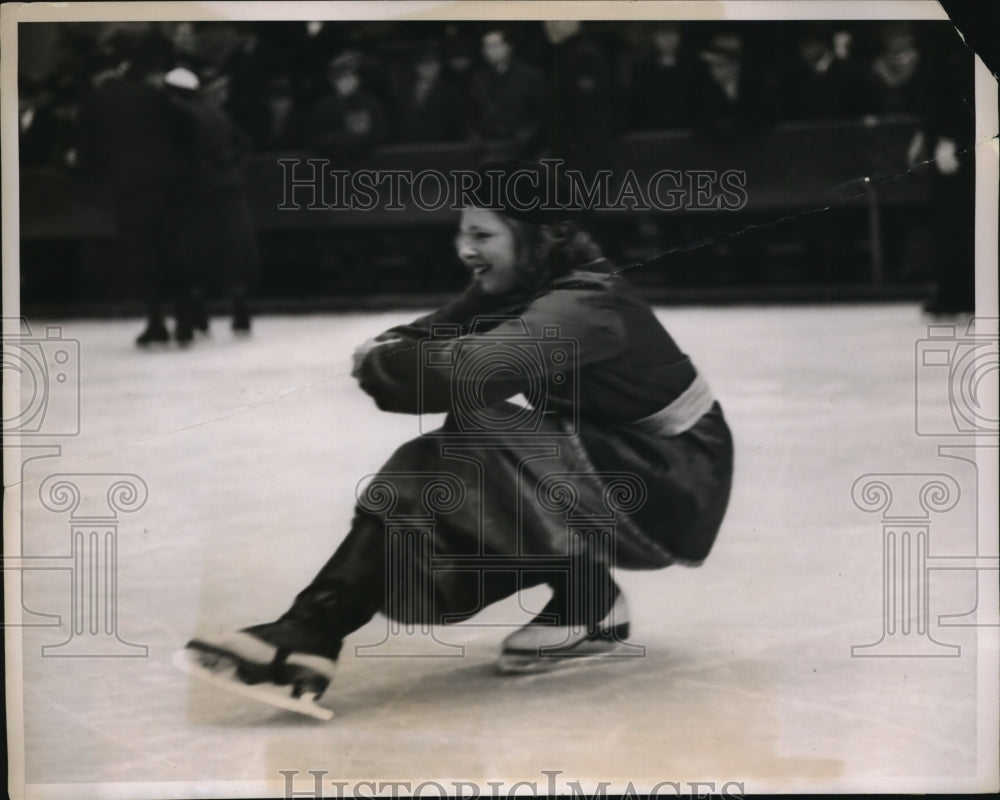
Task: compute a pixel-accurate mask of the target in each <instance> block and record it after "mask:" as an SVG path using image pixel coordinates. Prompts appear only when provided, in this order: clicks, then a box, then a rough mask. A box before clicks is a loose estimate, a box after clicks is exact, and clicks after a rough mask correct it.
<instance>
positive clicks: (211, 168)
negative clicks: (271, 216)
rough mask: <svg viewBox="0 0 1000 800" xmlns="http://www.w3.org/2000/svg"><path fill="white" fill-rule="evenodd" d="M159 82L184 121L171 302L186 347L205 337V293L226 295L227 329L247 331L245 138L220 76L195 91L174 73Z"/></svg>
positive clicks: (250, 235) (252, 258)
mask: <svg viewBox="0 0 1000 800" xmlns="http://www.w3.org/2000/svg"><path fill="white" fill-rule="evenodd" d="M164 84H165V87H166V91H167V93H168V96H169V97H170V99H171V101H172V102H173V103H174V104H175V106H176V107H177V108H178V110H179V111H180V112H181V113H182V114H183V115H184V117H185V121H186V126H185V127H186V130H187V132H188V136H189V140H188V148H187V153H188V157H189V161H188V163H187V164H186V169H185V171H184V181H183V182H182V184H181V186H180V197H179V198H178V200H179V204H178V213H179V214H180V219H179V224H178V231H177V236H178V238H177V258H178V262H179V270H180V271H181V273H182V275H183V276H184V281H183V283H184V286H185V288H186V291H187V293H186V296H184V297H183V298H182V299H181V300H180V301H179V302H181V303H182V310H181V312H180V313H179V314H178V323H177V324H178V330H177V332H176V333H175V336H176V338H177V339H178V341H190V340H191V337H192V335H193V330H199V331H202V332H203V333H207V332H208V327H209V321H208V315H207V313H206V310H205V292H206V291H208V292H211V293H213V294H214V293H217V292H219V291H222V292H224V293H225V294H227V295H228V296H229V297H230V298H231V300H232V304H233V306H232V308H233V318H232V328H233V331H235V332H236V333H240V334H246V333H249V332H250V312H249V309H248V307H247V286H248V284H249V282H250V281H251V280H252V279H253V278H254V277H255V276H256V273H257V269H258V266H259V255H258V251H257V241H256V236H255V233H254V228H253V219H252V215H251V211H250V202H249V198H248V196H247V183H246V177H245V175H244V173H243V159H244V157H245V155H246V154H247V152H248V151H249V149H250V140H249V138H248V137H247V135H246V134H245V133H244V132H243V131H241V130H240V129H239V128H238V127H236V125H235V124H234V123H233V120H232V118H231V117H230V116H229V115H228V114H227V113H226V112H225V110H224V106H225V103H226V100H227V99H228V96H227V92H228V78H227V77H226V76H220V77H218V78H216V79H215V81H214V82H213V83H212V84H209V85H207V86H205V87H204V88H200V86H199V80H198V77H197V76H196V75H195V74H194V73H192V72H191V71H189V70H187V69H185V68H183V67H178V68H176V69H173V70H171V71H170V72H168V73H167V74H166V76H165V78H164ZM183 325H186V326H188V327H187V328H184V327H182V326H183Z"/></svg>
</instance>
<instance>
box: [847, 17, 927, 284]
mask: <svg viewBox="0 0 1000 800" xmlns="http://www.w3.org/2000/svg"><path fill="white" fill-rule="evenodd" d="M862 78H863V83H862V96H861V100H860V104H861V111H862V112H863V113H864V114H865V121H866V123H867V124H868V125H870V126H876V125H877V124H878V121H879V118H880V117H885V116H890V115H907V116H916V117H918V118H919V119H920V120H921V122H920V125H921V126H923V124H924V122H925V121H926V120H927V118H928V113H929V110H930V102H931V99H930V98H931V95H932V94H933V92H934V84H935V76H934V69H933V66H932V64H931V63H930V60H929V59H928V58H927V55H926V54H925V53H923V52H922V51H921V48H920V45H919V43H918V41H917V37H916V35H915V32H914V30H913V28H912V26H911V25H909V24H908V23H905V22H904V23H898V22H897V23H887V24H884V25H882V26H880V27H879V28H878V30H877V35H876V38H875V47H874V50H873V52H870V55H869V58H868V59H867V60H866V65H865V68H864V69H863V70H862ZM923 141H924V138H923V137H922V136H921V137H918V138H916V139H914V141H913V142H912V143H911V145H910V147H909V148H908V152H905V153H904V152H893V156H894V160H895V162H896V163H897V164H898V165H899V166H898V168H899V169H900V170H902V169H905V168H906V165H907V163H910V164H914V163H916V161H917V160H919V159H918V155H920V153H919V152H918V151H920V150H921V143H922V142H923ZM932 215H933V212H932V211H931V209H929V208H926V207H925V208H920V209H908V208H894V209H887V210H886V211H885V213H883V214H882V218H881V228H882V250H883V260H884V261H885V265H886V271H887V272H888V273H889V274H890V275H891V276H892V277H897V278H903V279H906V280H914V279H924V280H926V279H928V278H931V272H932V270H933V254H932V249H933V247H934V245H933V222H932Z"/></svg>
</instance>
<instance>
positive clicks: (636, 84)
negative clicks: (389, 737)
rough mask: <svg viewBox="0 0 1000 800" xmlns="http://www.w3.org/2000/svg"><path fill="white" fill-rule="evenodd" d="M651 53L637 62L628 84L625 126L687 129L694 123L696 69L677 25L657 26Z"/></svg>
mask: <svg viewBox="0 0 1000 800" xmlns="http://www.w3.org/2000/svg"><path fill="white" fill-rule="evenodd" d="M652 43H653V50H652V52H650V53H649V54H648V55H646V56H644V57H643V58H641V59H640V60H639V61H637V62H636V63H635V64H634V66H633V68H632V74H631V80H630V81H629V84H630V87H629V102H628V126H629V128H630V129H632V130H664V129H669V128H688V127H690V126H691V125H692V123H693V122H694V118H693V108H694V102H693V100H694V94H695V92H696V91H697V89H696V85H695V70H694V64H693V63H692V61H691V59H690V57H689V55H688V52H687V49H686V48H685V46H684V38H683V34H682V32H681V28H680V26H679V25H678V24H677V23H676V22H662V23H658V24H657V25H656V26H655V28H654V29H653V37H652Z"/></svg>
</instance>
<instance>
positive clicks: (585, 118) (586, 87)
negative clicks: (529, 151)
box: [544, 20, 611, 173]
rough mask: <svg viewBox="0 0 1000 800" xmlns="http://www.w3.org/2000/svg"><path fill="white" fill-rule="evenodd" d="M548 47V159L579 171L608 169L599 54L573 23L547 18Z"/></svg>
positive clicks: (607, 82) (607, 94)
mask: <svg viewBox="0 0 1000 800" xmlns="http://www.w3.org/2000/svg"><path fill="white" fill-rule="evenodd" d="M544 28H545V35H546V36H547V37H548V39H549V42H550V43H551V44H552V47H553V50H552V73H551V74H552V84H551V99H550V102H549V109H550V110H549V120H550V123H549V131H550V137H549V143H550V145H549V146H550V150H551V152H552V155H554V156H556V157H561V158H564V159H565V160H566V162H567V164H568V165H569V166H571V167H575V168H578V169H581V170H583V171H584V172H585V173H592V172H593V171H595V170H597V169H600V168H602V167H605V166H607V165H608V160H609V157H610V152H609V140H610V137H611V124H610V117H611V113H610V111H611V76H610V74H609V71H608V64H607V60H606V59H605V57H604V51H603V50H602V48H601V47H599V46H598V45H597V44H596V43H595V42H594V41H592V40H591V39H590V38H588V37H587V36H585V35H584V34H583V33H581V28H582V26H581V23H580V22H578V21H576V20H547V21H546V22H545V23H544Z"/></svg>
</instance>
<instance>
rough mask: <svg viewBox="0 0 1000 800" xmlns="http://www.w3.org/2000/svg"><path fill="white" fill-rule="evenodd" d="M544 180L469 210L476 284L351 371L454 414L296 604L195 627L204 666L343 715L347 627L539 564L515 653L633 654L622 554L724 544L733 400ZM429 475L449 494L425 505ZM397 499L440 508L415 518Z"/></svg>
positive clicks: (502, 586)
mask: <svg viewBox="0 0 1000 800" xmlns="http://www.w3.org/2000/svg"><path fill="white" fill-rule="evenodd" d="M505 166H506V170H507V172H506V174H510V170H511V166H510V165H505ZM504 168H505V167H504V166H499V167H498V166H497V165H493V166H492V167H491V168H490V173H486V172H485V169H484V171H483V172H482V173H481V175H484V176H485V175H488V174H492V175H494V177H495V175H496V174H497V173H498V171H501V170H504ZM516 168H517V169H518V170H520V171H521V172H522V173H523V170H524V168H523V165H521V164H518V165H516ZM529 183H530V181H527V180H525V179H523V177H522V178H521V179H520V180H518V181H517V187H518V191H520V192H521V196H516V195H515V196H514V199H515V200H516V201H518V202H515V203H509V202H508V205H507V206H504V207H495V206H494V207H491V200H490V199H487V198H483V199H482V200H481V203H480V205H478V206H471V207H466V208H465V209H464V210H463V212H462V216H461V223H460V227H459V231H458V235H457V238H456V248H457V250H458V255H459V257H460V258H461V260H462V261H463V263H464V264H465V265H466V267H467V268H468V269H469V271H470V273H471V275H472V282H471V285H470V286H469V288H468V289H467V290H466V291H465V292H464V294H462V295H461V296H460V297H458V298H457V299H456V300H454V301H452V302H451V303H449V304H447V305H445V306H444V307H443V308H441V309H439V310H438V311H436V312H434V313H432V314H429V315H428V316H425V317H421V318H420V319H417V320H415V321H414V322H413V323H411V324H409V325H403V326H400V327H397V328H393V329H391V330H389V331H386V332H385V333H383V334H382V335H381V336H379V337H377V338H376V339H374V340H371V341H369V342H367V343H365V344H364V345H362V346H361V347H360V348H359V349H358V350H357V352H356V353H355V357H354V360H355V364H354V375H355V377H356V378H357V379H358V382H359V383H360V385H361V388H362V389H363V390H364V391H365V392H367V393H368V394H369V395H371V396H372V397H373V398H374V400H375V402H376V404H377V405H378V407H379V408H380V409H382V410H385V411H394V412H403V413H410V414H418V413H425V412H431V413H434V412H448V416H447V418H446V421H445V423H444V426H443V428H441V429H440V430H439V431H435V432H434V433H431V434H427V435H423V436H420V437H418V438H417V439H414V440H412V441H410V442H407V443H406V444H404V445H403V446H402V447H400V448H399V449H398V450H397V451H396V452H395V453H394V454H393V456H392V457H391V458H390V459H389V460H388V461H387V462H386V464H385V465H384V467H383V468H382V470H381V471H380V472H379V474H378V475H377V476H375V477H374V479H373V480H372V482H371V484H370V485H369V487H368V490H367V491H365V492H362V493H361V495H360V499H359V503H358V506H357V509H356V513H355V516H354V520H353V523H352V525H351V528H350V531H349V532H348V534H347V537H346V538H345V539H344V541H343V543H342V544H341V545H340V546H339V547H338V548H337V550H336V552H335V553H334V554H333V556H332V557H331V559H330V560H329V561H328V562H327V564H326V565H325V566H324V567H323V568H322V569H321V570H320V571H319V574H317V575H316V577H315V579H314V580H313V581H312V583H310V584H309V585H308V586H307V587H306V588H305V589H303V590H302V591H301V592H300V593H299V595H298V596H297V597H296V598H295V601H294V603H293V604H292V606H291V608H290V609H289V610H288V611H287V612H286V613H285V614H284V615H283V616H282V617H281V618H279V619H278V620H277V621H275V622H270V623H266V624H262V625H254V626H252V627H249V628H246V629H244V630H241V631H237V632H234V633H225V634H217V635H208V636H201V637H198V638H195V639H193V640H192V641H191V642H189V643H188V645H187V650H186V651H185V652H184V654H183V656H184V657H185V659H186V667H185V668H187V669H188V671H190V672H194V673H195V674H198V675H200V676H201V677H208V678H209V679H210V680H214V681H216V682H219V683H222V684H223V685H226V684H227V683H228V688H232V689H235V690H237V691H241V692H242V693H245V694H253V693H254V692H260V693H262V694H261V698H260V699H264V700H267V701H268V702H276V698H277V701H278V703H279V704H280V705H284V706H286V707H296V708H297V710H300V711H305V713H315V712H316V711H317V710H320V712H321V713H320V714H319V715H325V716H329V712H328V711H325V709H322V710H321V709H320V707H319V706H315V705H313V704H312V701H313V700H314V699H315V697H318V696H319V695H321V694H322V693H323V692H324V690H325V689H326V688H327V686H328V685H329V683H330V680H331V678H332V676H333V671H334V665H335V662H336V659H337V657H338V655H339V653H340V649H341V646H342V643H343V640H344V638H345V637H346V636H348V635H349V634H350V633H352V632H353V631H356V630H357V629H358V628H360V627H361V626H363V625H364V624H365V623H367V622H368V621H369V620H370V619H371V618H372V617H373V616H374V615H375V614H376V613H378V612H382V613H383V614H385V615H387V616H389V617H392V618H393V619H396V620H398V621H400V622H403V623H408V624H420V625H428V624H441V623H443V622H454V621H457V620H461V619H465V618H468V617H470V616H472V615H473V614H475V613H477V612H478V611H480V610H482V609H483V608H484V607H485V606H486V605H488V604H490V603H494V602H496V601H497V600H500V599H502V598H505V597H509V596H510V595H512V594H515V593H516V592H518V591H519V590H520V589H523V588H527V587H530V586H535V585H539V584H547V585H549V586H550V587H551V588H552V590H553V595H552V598H551V600H550V601H549V602H548V604H547V605H546V606H545V608H544V609H543V610H542V612H541V613H540V614H539V615H538V616H537V617H535V619H534V620H532V621H531V622H529V623H528V624H527V625H525V626H524V627H523V628H521V629H519V630H517V631H515V632H513V633H512V634H510V635H509V636H507V637H506V639H505V640H504V641H503V644H502V645H501V652H500V660H499V666H500V668H501V671H504V672H529V671H538V670H543V669H548V668H552V667H556V666H560V665H564V664H568V663H578V662H579V661H580V660H581V659H583V658H591V657H604V656H608V655H611V654H613V653H615V652H616V651H619V652H620V649H621V647H622V643H623V640H624V639H625V638H626V637H627V635H628V624H629V616H628V610H627V608H626V604H625V598H624V595H623V594H622V592H621V590H620V589H619V587H618V585H617V584H616V583H615V581H614V578H613V576H612V572H611V568H612V567H616V568H625V569H660V568H662V567H666V566H669V565H671V564H675V563H680V564H687V565H697V564H699V563H700V562H702V561H703V560H704V559H705V557H706V556H707V555H708V553H709V550H710V549H711V547H712V544H713V542H714V541H715V537H716V534H717V532H718V530H719V526H720V524H721V522H722V518H723V515H724V513H725V509H726V505H727V502H728V499H729V492H730V485H731V480H732V468H733V449H732V438H731V435H730V432H729V428H728V426H727V424H726V421H725V419H724V418H723V414H722V409H721V408H720V406H719V404H718V402H716V401H715V400H714V399H713V397H712V393H711V391H710V389H709V388H708V385H707V383H706V382H705V380H704V379H703V378H702V376H701V375H700V374H699V373H698V371H697V370H696V369H695V367H694V365H693V364H692V363H691V361H690V360H689V359H688V358H687V357H686V356H685V355H684V354H683V353H682V352H681V351H680V350H679V349H678V347H677V345H676V344H675V343H674V340H673V339H672V338H671V337H670V335H669V334H668V333H667V332H666V330H664V328H663V327H662V326H661V325H660V323H659V322H658V321H657V319H656V317H655V316H654V315H653V312H652V310H651V309H650V308H649V306H648V305H647V304H646V303H645V302H644V301H643V300H642V299H641V298H640V297H639V295H638V294H637V293H636V292H635V291H634V290H633V288H632V287H631V286H629V284H628V283H627V282H626V281H625V280H624V279H623V278H622V277H621V276H620V275H618V274H616V271H615V270H614V268H613V266H612V265H611V264H610V263H609V262H608V261H607V260H606V259H604V258H603V257H602V255H601V252H600V249H599V248H598V247H597V246H596V245H595V244H594V243H593V241H592V240H591V239H590V237H589V236H588V235H587V234H586V233H584V232H583V231H581V230H579V229H578V228H577V227H576V226H575V225H574V224H572V223H570V222H565V221H559V222H554V221H552V220H551V219H549V218H547V217H546V215H544V214H542V212H540V211H539V210H538V209H537V203H535V204H533V203H531V202H526V200H530V198H525V197H523V194H524V192H525V191H530V189H529V188H528V187H529ZM537 185H540V182H539V183H536V186H537ZM494 196H495V195H494ZM504 196H505V194H504V193H503V192H501V193H500V197H504ZM477 197H478V195H477ZM532 205H534V206H535V207H534V208H530V207H531V206H532ZM526 208H530V210H524V209H526ZM518 396H520V397H521V398H523V399H527V401H528V403H527V405H525V404H524V403H523V402H522V403H520V404H516V403H512V402H511V399H512V398H517V397H518ZM434 480H438V481H439V483H438V489H440V488H441V487H442V486H445V487H447V491H446V492H445V494H449V493H450V499H448V500H441V501H440V502H439V503H438V505H437V507H436V508H435V509H434V513H433V514H429V513H428V508H429V506H433V504H434V502H435V501H434V498H433V497H429V496H428V487H429V483H430V482H433V481H434ZM432 493H433V492H432ZM386 498H391V500H386ZM439 499H440V498H439ZM609 512H610V513H612V514H614V516H615V519H614V522H613V523H612V524H610V525H609V524H608V523H607V519H608V514H609ZM390 515H391V517H392V518H400V517H409V518H410V519H411V520H412V519H414V518H418V517H424V518H433V525H432V526H429V527H428V526H425V527H424V528H423V531H424V532H423V534H422V537H423V538H421V536H419V535H418V536H400V535H398V533H395V532H392V525H391V524H387V520H388V521H389V522H390V523H391V520H389V516H390ZM602 515H603V518H602ZM588 517H589V518H590V520H592V522H590V523H589V524H588V523H587V522H586V520H587V518H588ZM581 521H582V522H581ZM416 527H419V526H414V529H415V528H416ZM265 692H266V696H265V695H264V694H263V693H265ZM296 703H298V704H299V705H300V706H303V707H299V706H296V705H295V704H296Z"/></svg>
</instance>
